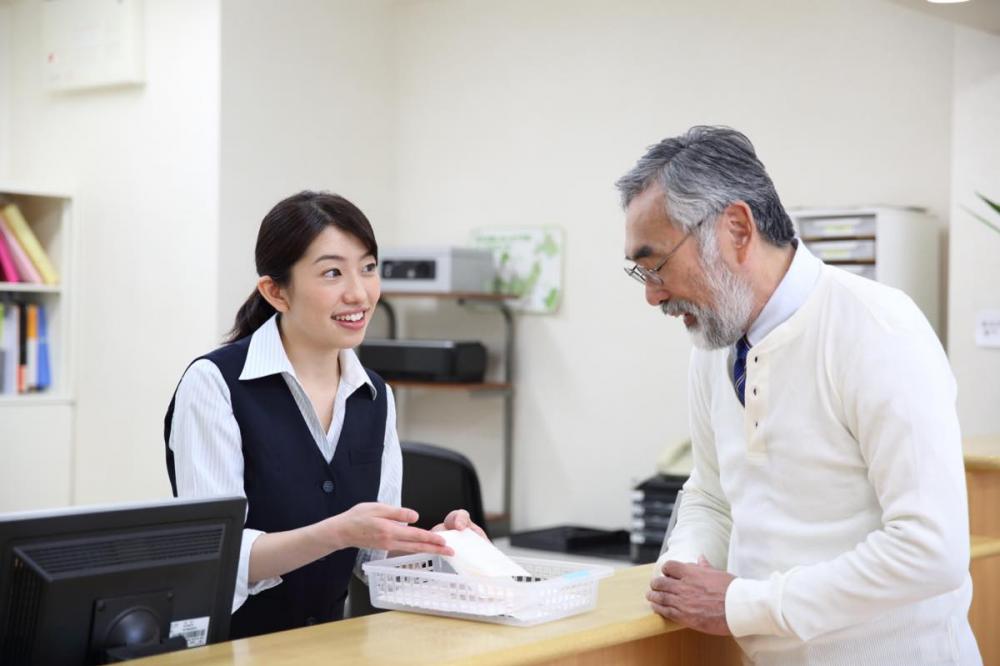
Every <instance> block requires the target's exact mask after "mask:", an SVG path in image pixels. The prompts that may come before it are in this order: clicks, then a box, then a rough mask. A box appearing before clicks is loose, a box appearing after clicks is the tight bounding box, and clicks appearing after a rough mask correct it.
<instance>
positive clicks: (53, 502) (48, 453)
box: [0, 182, 75, 512]
mask: <svg viewBox="0 0 1000 666" xmlns="http://www.w3.org/2000/svg"><path fill="white" fill-rule="evenodd" d="M0 202H13V203H15V204H17V207H18V208H19V209H20V210H21V212H22V213H23V216H24V218H25V220H26V221H27V222H28V225H29V226H30V227H31V230H32V232H33V233H34V235H35V236H36V237H37V239H38V241H39V244H40V245H41V246H42V248H43V249H44V250H45V252H46V254H47V255H48V256H49V259H50V260H51V261H52V263H53V265H54V266H55V269H56V271H57V272H58V274H59V282H58V284H54V285H44V284H28V283H23V282H14V283H11V282H0V299H4V300H8V301H16V302H19V303H35V304H39V305H42V306H44V307H45V311H46V314H47V325H48V326H47V328H48V331H47V333H48V336H47V337H48V346H49V364H50V370H51V378H52V384H51V386H50V387H49V388H47V389H46V390H44V391H39V392H32V393H24V394H20V395H0V461H2V463H0V512H3V511H16V510H22V509H38V508H46V507H55V506H65V505H67V504H70V503H71V502H72V499H73V498H72V474H73V461H72V457H73V419H74V401H75V391H74V389H73V386H74V378H73V344H72V340H73V335H72V331H73V328H74V327H73V321H74V300H73V296H74V289H73V288H74V280H73V275H74V273H73V270H74V265H73V257H74V255H75V252H74V248H75V239H74V229H73V224H72V199H71V198H70V197H69V196H68V195H65V194H57V193H52V192H48V191H44V190H39V189H36V188H32V187H26V186H23V185H18V184H12V183H3V182H0Z"/></svg>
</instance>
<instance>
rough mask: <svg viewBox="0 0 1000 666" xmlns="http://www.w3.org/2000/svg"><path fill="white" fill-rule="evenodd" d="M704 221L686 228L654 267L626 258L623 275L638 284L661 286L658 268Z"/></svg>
mask: <svg viewBox="0 0 1000 666" xmlns="http://www.w3.org/2000/svg"><path fill="white" fill-rule="evenodd" d="M704 222H705V220H702V221H701V222H699V223H698V224H696V225H694V226H693V227H691V228H690V229H688V232H687V233H686V234H684V238H682V239H681V240H680V242H678V243H677V245H675V246H674V249H672V250H671V251H670V252H667V254H666V256H664V257H663V261H661V262H660V263H658V264H657V265H656V266H655V267H654V268H645V267H643V266H640V265H639V264H637V263H635V262H634V261H630V260H628V259H626V260H625V266H623V267H622V268H623V269H624V271H625V275H627V276H629V277H630V278H632V279H633V280H635V281H636V282H638V283H640V284H644V285H645V284H655V285H656V286H658V287H662V286H663V278H661V277H660V275H659V273H660V269H661V268H663V267H664V266H666V265H667V262H668V261H670V257H672V256H674V253H675V252H677V250H679V249H681V246H682V245H684V241H686V240H687V239H688V238H689V237H690V236H691V234H693V233H694V232H695V229H697V228H698V227H700V226H701V225H702V224H704Z"/></svg>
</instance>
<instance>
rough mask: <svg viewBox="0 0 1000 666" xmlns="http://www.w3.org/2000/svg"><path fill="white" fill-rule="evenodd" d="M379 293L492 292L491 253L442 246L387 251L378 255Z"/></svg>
mask: <svg viewBox="0 0 1000 666" xmlns="http://www.w3.org/2000/svg"><path fill="white" fill-rule="evenodd" d="M379 266H380V271H381V275H382V289H383V290H385V291H405V292H433V293H448V292H476V293H481V292H492V291H493V283H494V281H495V280H496V268H495V267H494V264H493V252H492V250H487V249H479V248H472V247H453V246H443V245H413V246H407V247H388V248H382V249H381V250H380V251H379Z"/></svg>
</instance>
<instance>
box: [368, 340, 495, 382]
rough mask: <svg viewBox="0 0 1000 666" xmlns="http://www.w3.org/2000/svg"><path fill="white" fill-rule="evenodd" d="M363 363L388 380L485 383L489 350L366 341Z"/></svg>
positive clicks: (449, 344) (472, 345)
mask: <svg viewBox="0 0 1000 666" xmlns="http://www.w3.org/2000/svg"><path fill="white" fill-rule="evenodd" d="M358 356H359V357H360V358H361V363H362V364H363V365H364V366H365V367H367V368H370V369H372V370H374V371H375V372H377V373H378V374H380V375H381V376H382V377H383V378H384V379H386V380H411V381H425V382H481V381H483V379H484V377H485V376H486V347H485V346H483V344H482V343H481V342H458V341H455V340H365V341H364V342H363V343H361V346H360V347H358Z"/></svg>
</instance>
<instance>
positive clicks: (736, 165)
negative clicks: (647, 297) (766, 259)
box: [615, 125, 795, 247]
mask: <svg viewBox="0 0 1000 666" xmlns="http://www.w3.org/2000/svg"><path fill="white" fill-rule="evenodd" d="M654 182H657V183H659V184H660V187H662V188H663V192H664V193H665V194H666V200H665V202H664V204H665V206H666V213H667V217H668V218H669V219H671V220H673V221H674V222H675V223H676V224H678V225H680V226H681V228H683V229H686V230H690V229H694V227H695V226H696V225H697V224H698V223H699V222H701V221H702V220H706V219H709V218H710V217H714V216H716V215H719V214H720V213H722V211H723V210H725V208H726V207H727V206H728V205H729V204H731V203H733V202H735V201H744V202H746V204H747V205H748V206H749V207H750V210H751V211H752V212H753V217H754V221H755V222H756V223H757V230H758V231H759V232H760V235H761V236H762V237H763V238H764V239H765V240H766V241H767V242H769V243H770V244H772V245H776V246H779V247H780V246H784V245H788V243H790V242H791V240H792V238H793V237H794V236H795V229H794V227H793V226H792V221H791V219H790V218H789V217H788V213H786V212H785V208H784V207H783V206H782V205H781V200H780V199H779V198H778V193H777V192H776V191H775V189H774V183H772V182H771V178H770V176H768V175H767V171H766V170H765V169H764V165H763V164H762V163H761V161H760V160H759V159H757V154H756V153H755V152H754V149H753V144H752V143H750V139H748V138H747V137H746V136H744V135H743V134H741V133H740V132H737V131H736V130H734V129H731V128H729V127H712V126H707V125H698V126H696V127H692V128H691V129H689V130H688V131H687V132H685V133H684V134H683V135H681V136H678V137H671V138H668V139H664V140H663V141H660V142H659V143H658V144H656V145H655V146H650V148H649V150H647V151H646V154H645V155H643V156H642V158H641V159H640V160H639V161H638V162H637V163H636V165H635V167H633V168H632V170H631V171H629V172H628V173H627V174H625V175H624V176H622V177H621V178H619V179H618V182H616V183H615V186H616V187H617V188H618V190H619V191H620V192H621V195H622V207H623V208H628V205H629V204H630V203H631V202H632V200H633V199H634V198H635V197H637V196H638V195H639V194H641V193H642V192H643V191H645V190H646V188H648V187H649V186H650V185H652V184H653V183H654ZM703 231H704V232H706V233H705V236H702V238H707V237H708V235H707V234H708V232H709V229H704V230H703ZM700 240H701V239H700Z"/></svg>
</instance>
